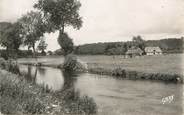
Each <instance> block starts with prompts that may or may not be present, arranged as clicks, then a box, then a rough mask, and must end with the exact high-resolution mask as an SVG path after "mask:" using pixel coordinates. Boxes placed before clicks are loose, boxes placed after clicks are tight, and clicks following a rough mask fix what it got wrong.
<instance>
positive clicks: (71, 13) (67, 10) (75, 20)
mask: <svg viewBox="0 0 184 115" xmlns="http://www.w3.org/2000/svg"><path fill="white" fill-rule="evenodd" d="M80 6H81V4H80V2H79V1H78V0H38V3H37V4H35V5H34V7H35V8H37V9H38V10H40V11H42V12H43V13H44V19H45V21H46V22H47V25H48V26H50V27H48V28H47V29H48V32H54V31H56V30H60V33H61V34H63V33H64V29H65V27H66V26H72V27H73V28H75V29H80V28H81V26H82V20H81V17H80V15H79V8H80Z"/></svg>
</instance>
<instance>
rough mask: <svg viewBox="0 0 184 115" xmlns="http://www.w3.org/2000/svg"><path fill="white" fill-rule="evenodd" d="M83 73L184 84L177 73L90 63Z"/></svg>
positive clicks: (57, 66) (61, 66)
mask: <svg viewBox="0 0 184 115" xmlns="http://www.w3.org/2000/svg"><path fill="white" fill-rule="evenodd" d="M23 64H24V65H32V66H45V67H53V68H59V69H63V65H62V64H59V65H54V64H44V63H43V64H42V63H38V64H34V63H23ZM83 72H88V73H93V74H99V75H109V76H113V77H116V78H121V79H130V80H155V81H163V82H172V83H183V78H184V76H183V75H181V74H177V73H146V72H140V71H133V70H126V69H123V68H121V67H118V66H117V67H114V68H112V67H111V68H109V67H108V66H106V67H105V66H103V67H101V66H99V64H94V63H88V64H87V70H84V71H83Z"/></svg>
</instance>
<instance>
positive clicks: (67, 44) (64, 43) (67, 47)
mask: <svg viewBox="0 0 184 115" xmlns="http://www.w3.org/2000/svg"><path fill="white" fill-rule="evenodd" d="M58 43H59V45H60V46H61V48H62V49H63V50H64V55H67V54H70V53H71V52H72V51H73V46H74V45H73V42H72V39H71V38H70V37H69V36H68V34H67V33H63V34H61V33H60V35H59V37H58Z"/></svg>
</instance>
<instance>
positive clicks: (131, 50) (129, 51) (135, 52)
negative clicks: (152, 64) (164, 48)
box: [126, 48, 143, 54]
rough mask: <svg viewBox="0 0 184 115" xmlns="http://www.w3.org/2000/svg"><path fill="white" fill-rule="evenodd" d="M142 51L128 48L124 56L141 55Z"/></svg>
mask: <svg viewBox="0 0 184 115" xmlns="http://www.w3.org/2000/svg"><path fill="white" fill-rule="evenodd" d="M141 53H143V51H142V50H141V49H140V48H130V49H128V51H127V52H126V54H141Z"/></svg>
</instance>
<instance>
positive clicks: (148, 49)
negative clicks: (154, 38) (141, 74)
mask: <svg viewBox="0 0 184 115" xmlns="http://www.w3.org/2000/svg"><path fill="white" fill-rule="evenodd" d="M145 52H146V55H159V54H162V50H161V49H160V47H146V48H145Z"/></svg>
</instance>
